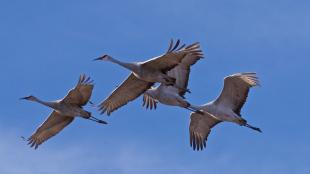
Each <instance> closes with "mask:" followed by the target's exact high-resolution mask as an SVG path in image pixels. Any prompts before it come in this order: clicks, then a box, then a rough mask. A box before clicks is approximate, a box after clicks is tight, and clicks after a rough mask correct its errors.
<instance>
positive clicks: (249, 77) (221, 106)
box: [21, 40, 261, 150]
mask: <svg viewBox="0 0 310 174" xmlns="http://www.w3.org/2000/svg"><path fill="white" fill-rule="evenodd" d="M201 58H203V52H202V50H201V49H200V45H199V43H193V44H191V45H188V46H186V45H185V44H183V45H180V40H177V42H176V43H174V42H173V40H171V42H170V45H169V48H168V50H167V52H166V53H165V54H163V55H161V56H158V57H154V58H152V59H150V60H148V61H145V62H134V63H127V62H122V61H119V60H116V59H114V58H112V57H111V56H109V55H103V56H101V57H99V58H97V59H94V60H95V61H97V60H98V61H109V62H112V63H116V64H118V65H120V66H122V67H124V68H126V69H128V70H130V71H131V73H130V75H129V76H128V77H127V79H126V80H125V81H124V82H123V83H122V84H121V85H120V86H118V87H117V88H116V89H115V90H114V91H113V92H112V94H110V95H109V96H108V97H107V98H106V99H105V100H104V101H103V102H101V103H100V104H99V106H98V108H99V111H100V112H101V114H104V113H106V114H107V115H110V114H111V113H112V112H113V111H115V110H117V109H118V108H120V107H122V106H124V105H126V104H127V103H128V102H130V101H132V100H134V99H136V98H138V97H139V96H140V95H142V94H143V106H145V107H146V108H149V109H153V108H154V109H156V107H157V103H158V102H160V103H162V104H166V105H171V106H179V107H182V108H186V109H188V110H190V111H192V113H191V117H190V126H189V132H190V145H191V146H192V147H193V149H194V150H202V149H203V148H205V147H206V141H207V138H208V135H209V134H210V131H211V128H212V127H214V126H215V125H216V124H218V123H220V122H223V121H228V122H233V123H236V124H238V125H240V126H246V127H249V128H251V129H253V130H256V131H259V132H261V130H260V129H259V128H257V127H254V126H251V125H249V124H248V123H247V121H246V120H245V119H244V118H242V117H241V114H240V111H241V108H242V106H243V105H244V103H245V102H246V98H247V95H248V93H249V89H250V88H251V87H253V86H257V85H259V81H258V78H257V76H256V73H252V72H246V73H236V74H233V75H229V76H227V77H225V78H224V87H223V89H222V92H221V94H220V95H219V97H217V98H216V99H215V100H213V101H211V102H209V103H207V104H204V105H201V106H194V105H192V104H191V103H189V102H188V101H186V99H185V97H184V95H185V94H186V93H190V91H189V89H187V85H188V79H189V74H190V68H191V66H192V65H194V64H195V63H196V62H197V61H198V60H200V59H201ZM155 83H160V85H159V86H157V87H153V86H154V85H155ZM93 87H94V85H93V81H92V80H91V79H90V77H87V76H86V75H84V74H83V75H81V76H80V78H79V81H78V83H77V85H76V86H75V88H73V89H71V90H70V91H69V92H68V94H67V95H66V96H65V97H64V98H63V99H60V100H57V101H52V102H46V101H42V100H40V99H38V98H36V97H34V96H28V97H24V98H21V99H26V100H30V101H34V102H38V103H40V104H43V105H45V106H48V107H50V108H52V109H53V111H52V113H51V114H50V115H49V117H48V118H47V119H46V120H45V121H44V122H43V123H42V125H40V126H39V127H38V128H37V130H36V131H35V132H34V133H33V134H32V135H31V136H30V138H28V139H27V141H28V144H30V146H31V147H34V148H35V149H37V148H38V146H39V145H41V144H42V143H43V142H45V141H46V140H48V139H49V138H51V137H53V136H54V135H56V134H57V133H58V132H60V131H61V130H62V129H63V128H65V127H66V126H67V125H69V124H70V123H71V122H72V121H73V120H74V118H75V117H82V118H85V119H88V120H91V121H95V122H97V123H101V124H107V123H106V122H105V121H103V120H100V119H98V118H96V117H93V116H92V114H91V113H90V112H88V111H86V110H84V109H83V106H85V105H86V104H87V103H89V100H90V97H91V94H92V90H93Z"/></svg>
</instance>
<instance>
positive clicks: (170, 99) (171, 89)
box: [143, 45, 203, 112]
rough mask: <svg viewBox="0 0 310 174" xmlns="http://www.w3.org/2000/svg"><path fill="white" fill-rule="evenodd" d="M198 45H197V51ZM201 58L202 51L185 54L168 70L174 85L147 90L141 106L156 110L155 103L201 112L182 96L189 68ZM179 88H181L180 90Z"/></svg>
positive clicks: (185, 87)
mask: <svg viewBox="0 0 310 174" xmlns="http://www.w3.org/2000/svg"><path fill="white" fill-rule="evenodd" d="M199 47H200V45H197V49H199ZM202 57H203V54H202V51H201V53H200V54H199V55H198V54H187V55H186V57H185V58H184V59H183V60H182V61H181V63H179V64H178V65H177V66H176V67H174V68H173V69H171V70H169V71H168V72H167V75H168V76H170V77H173V78H175V79H176V81H175V84H174V85H166V84H164V83H162V84H160V85H159V86H158V87H155V88H153V87H152V88H150V89H148V90H147V91H146V92H145V93H144V95H143V106H145V107H146V108H147V109H148V108H150V109H152V108H154V109H156V108H157V102H160V103H162V104H166V105H171V106H179V107H183V108H186V109H188V110H191V111H194V112H201V111H199V110H197V108H195V107H194V106H192V105H191V104H190V103H189V102H188V101H186V99H185V97H184V95H185V93H186V91H185V90H184V89H187V85H188V80H189V74H190V70H191V66H192V65H194V64H195V63H196V62H197V61H198V60H200V59H201V58H202ZM180 87H181V88H180Z"/></svg>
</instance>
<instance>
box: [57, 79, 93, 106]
mask: <svg viewBox="0 0 310 174" xmlns="http://www.w3.org/2000/svg"><path fill="white" fill-rule="evenodd" d="M93 88H94V84H93V80H91V79H90V77H87V76H86V75H85V74H82V75H80V78H79V81H78V83H77V85H76V86H75V88H73V89H71V90H70V91H69V92H68V94H67V96H66V97H65V98H64V99H63V100H62V102H65V103H70V104H75V105H78V106H84V105H86V104H87V102H88V101H89V99H90V97H91V94H92V91H93Z"/></svg>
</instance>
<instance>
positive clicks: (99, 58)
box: [93, 57, 101, 61]
mask: <svg viewBox="0 0 310 174" xmlns="http://www.w3.org/2000/svg"><path fill="white" fill-rule="evenodd" d="M97 60H101V57H98V58H96V59H93V61H97Z"/></svg>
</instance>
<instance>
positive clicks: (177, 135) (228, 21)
mask: <svg viewBox="0 0 310 174" xmlns="http://www.w3.org/2000/svg"><path fill="white" fill-rule="evenodd" d="M309 5H310V1H306V0H297V1H296V0H274V1H270V0H234V1H232V0H217V1H209V0H193V1H183V0H167V1H166V0H165V1H164V0H158V1H145V0H131V1H120V0H114V1H99V0H93V1H79V0H75V1H73V0H71V1H70V0H68V1H61V0H54V1H47V0H40V1H39V0H37V1H31V0H30V1H17V0H10V1H9V0H2V1H0V65H1V69H0V74H1V86H0V89H1V95H0V96H1V100H0V139H1V141H0V173H3V174H35V173H40V174H55V173H57V174H82V173H92V174H99V173H120V174H123V173H124V174H145V173H148V174H167V173H178V174H192V173H230V174H231V173H238V174H247V173H251V174H272V173H281V174H292V173H298V174H306V173H307V174H308V173H309V172H310V167H309V163H310V160H309V155H310V148H309V147H310V139H309V132H310V128H309V126H308V124H309V121H310V117H309V112H308V111H307V109H308V107H309V106H308V104H309V101H308V99H309V98H310V93H309V91H308V90H309V87H310V81H309V77H308V76H309V74H310V70H309V66H310V59H309V55H310V49H309V45H310V32H309V31H310V21H309V15H310V9H309ZM171 38H174V39H178V38H180V39H181V40H182V41H183V42H184V43H187V44H190V43H192V42H196V41H199V42H200V43H201V46H202V49H203V51H204V53H205V59H203V60H201V61H200V62H198V63H197V64H196V65H195V66H194V67H193V69H192V72H191V77H190V82H189V88H190V89H191V91H192V94H189V95H187V98H188V100H189V101H190V102H191V103H193V104H203V103H206V102H208V101H210V100H212V99H214V98H215V97H216V96H217V95H218V94H219V92H220V90H221V88H222V85H223V78H224V77H225V76H227V75H229V74H232V73H236V72H244V71H254V72H257V73H258V75H259V77H260V79H261V84H262V87H258V88H253V89H252V90H251V91H250V94H249V98H248V101H247V103H246V105H245V106H244V108H243V110H242V115H243V116H244V117H245V118H246V119H247V120H248V121H249V123H251V124H253V125H255V126H258V127H260V128H261V129H262V130H263V133H262V134H259V133H257V132H254V131H252V130H250V129H247V128H245V127H240V126H238V125H235V124H231V123H223V124H220V125H218V126H216V127H215V128H214V129H213V130H212V132H211V134H210V136H209V139H208V142H207V148H206V149H205V150H204V151H202V152H194V151H193V150H192V149H191V148H190V145H189V133H188V125H189V112H188V111H187V110H184V109H181V108H176V107H168V106H163V105H159V108H158V109H157V110H156V111H147V110H145V109H144V108H142V107H141V104H142V98H138V99H137V100H135V101H134V102H132V103H130V104H128V105H126V106H124V107H122V108H121V109H119V110H117V111H116V112H114V113H113V114H112V116H111V117H107V116H105V115H103V116H101V115H99V114H98V112H97V111H96V109H94V108H91V107H87V109H88V110H90V111H91V112H93V114H94V115H95V116H97V117H99V118H101V119H104V120H106V121H108V122H109V124H108V125H107V126H102V125H99V124H96V123H94V122H90V121H87V120H82V119H76V120H75V121H74V122H73V124H71V125H70V126H68V127H67V128H66V129H64V131H62V132H61V133H60V134H58V135H57V136H55V137H54V138H52V139H50V140H49V141H47V142H46V143H44V144H43V145H42V146H40V147H39V149H38V150H36V151H35V150H33V149H31V148H29V147H28V146H27V145H26V142H24V141H22V140H21V138H20V136H25V137H28V136H30V135H31V133H32V132H33V131H34V130H35V129H36V127H37V126H39V125H40V124H41V122H42V121H43V120H44V119H45V118H46V117H47V115H48V114H49V113H50V112H51V109H49V108H46V107H44V106H41V105H39V104H36V103H31V102H27V101H20V100H19V98H20V97H24V96H27V95H30V94H33V95H35V96H37V97H39V98H41V99H44V100H55V99H59V98H62V97H63V96H64V95H65V94H66V93H67V91H68V90H69V89H70V88H72V87H73V86H74V85H75V84H76V82H77V79H78V76H79V75H80V74H81V73H86V74H88V75H90V76H91V77H92V78H93V79H94V80H95V88H94V92H93V96H92V101H94V102H95V103H99V102H100V101H101V100H102V99H104V98H105V97H106V96H108V95H109V93H110V92H111V91H112V90H113V89H114V88H115V86H116V85H118V84H119V83H121V82H122V81H123V80H124V78H126V77H127V74H128V73H129V72H128V71H127V70H125V69H123V68H121V67H118V66H117V65H114V64H111V63H107V62H92V61H91V60H92V59H93V58H96V57H98V56H100V55H102V54H105V53H107V54H110V55H113V56H114V57H115V58H119V59H121V60H124V61H140V60H147V59H148V58H150V57H153V56H157V55H159V54H162V53H163V52H164V51H166V49H167V46H168V43H169V40H170V39H171Z"/></svg>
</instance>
